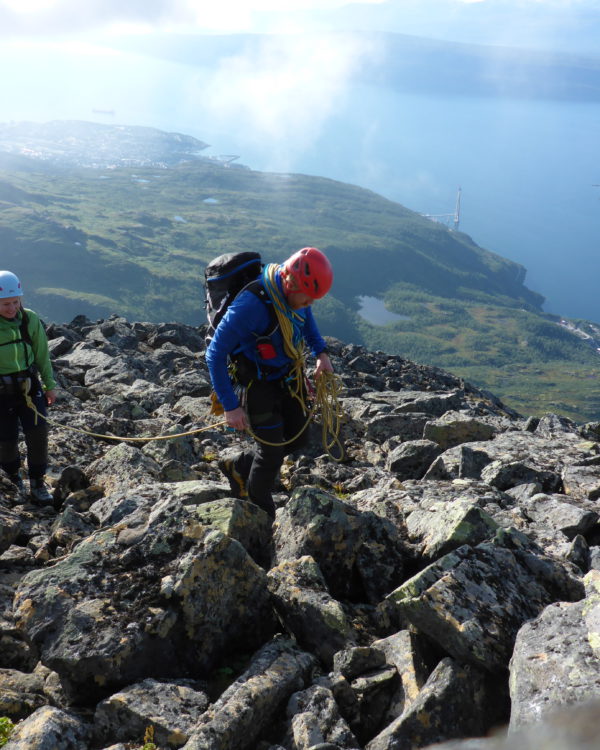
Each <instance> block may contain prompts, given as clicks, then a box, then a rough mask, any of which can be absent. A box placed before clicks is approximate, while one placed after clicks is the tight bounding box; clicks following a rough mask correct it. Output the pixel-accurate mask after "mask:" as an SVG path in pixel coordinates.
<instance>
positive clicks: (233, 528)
mask: <svg viewBox="0 0 600 750" xmlns="http://www.w3.org/2000/svg"><path fill="white" fill-rule="evenodd" d="M195 513H196V516H197V518H198V520H199V521H200V523H202V524H204V525H205V526H212V527H213V528H215V529H219V531H221V532H222V533H223V534H226V535H227V536H228V537H231V539H236V540H237V541H238V542H239V543H240V544H241V545H242V547H243V548H244V549H245V550H246V552H247V553H248V554H249V555H250V557H252V559H253V560H254V561H255V562H257V563H258V564H259V565H263V566H264V567H265V568H267V569H268V568H269V565H270V562H271V543H272V536H271V525H272V522H271V518H270V517H269V515H268V514H267V513H265V512H264V510H262V508H259V507H258V505H255V504H254V503H251V502H248V501H244V500H236V499H234V498H224V499H222V500H213V501H212V502H206V503H203V504H202V505H198V506H196V508H195Z"/></svg>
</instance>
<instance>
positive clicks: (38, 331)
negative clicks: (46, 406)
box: [0, 309, 56, 391]
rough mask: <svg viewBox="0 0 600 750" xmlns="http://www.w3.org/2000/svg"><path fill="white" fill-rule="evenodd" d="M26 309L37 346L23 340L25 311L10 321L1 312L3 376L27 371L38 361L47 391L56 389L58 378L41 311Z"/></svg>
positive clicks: (29, 329) (1, 367) (30, 334)
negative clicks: (22, 326) (51, 357)
mask: <svg viewBox="0 0 600 750" xmlns="http://www.w3.org/2000/svg"><path fill="white" fill-rule="evenodd" d="M25 312H26V313H27V330H28V331H29V336H30V338H31V341H32V343H33V346H31V345H30V344H28V343H27V342H25V341H22V339H21V329H20V326H21V320H22V315H23V314H22V313H21V312H19V314H18V315H17V317H16V318H15V320H7V319H6V318H3V317H2V316H1V315H0V375H10V374H11V373H13V372H19V371H20V370H26V369H27V368H28V367H30V366H31V365H32V364H35V366H36V367H37V370H38V372H39V374H40V378H41V380H42V384H43V386H44V388H45V390H47V391H49V390H52V389H53V388H56V381H55V380H54V373H53V372H52V365H51V364H50V353H49V351H48V339H47V337H46V331H45V330H44V326H43V325H42V321H41V320H40V319H39V316H38V315H37V313H34V312H33V310H27V309H26V310H25Z"/></svg>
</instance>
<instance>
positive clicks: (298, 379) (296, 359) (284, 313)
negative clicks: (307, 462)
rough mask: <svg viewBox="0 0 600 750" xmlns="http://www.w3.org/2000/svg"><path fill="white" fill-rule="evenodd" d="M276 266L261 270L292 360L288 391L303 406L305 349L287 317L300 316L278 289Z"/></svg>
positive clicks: (287, 351)
mask: <svg viewBox="0 0 600 750" xmlns="http://www.w3.org/2000/svg"><path fill="white" fill-rule="evenodd" d="M278 268H279V266H278V265H277V264H276V263H269V264H268V265H267V266H266V267H265V270H264V272H263V279H264V284H265V289H266V290H267V294H268V295H269V297H270V298H271V300H272V302H273V307H274V308H275V314H276V315H277V321H278V323H279V328H280V329H281V335H282V337H283V348H284V351H285V353H286V354H287V356H288V357H289V358H290V360H291V362H292V364H291V366H290V378H293V382H294V383H295V388H294V389H293V390H291V389H290V392H291V393H292V395H293V396H294V398H297V399H298V400H299V401H300V403H301V404H302V406H303V407H304V408H305V404H304V400H303V398H302V382H303V378H304V366H305V363H306V349H305V347H304V342H303V341H300V342H299V343H298V344H295V343H294V325H293V323H292V321H291V320H290V317H289V316H290V315H292V317H293V318H295V319H297V320H298V322H299V323H301V322H302V316H301V315H299V314H298V313H297V312H295V310H292V309H291V308H290V307H289V305H288V304H287V302H286V300H285V297H284V295H283V294H282V293H281V292H280V291H279V287H278V286H277V269H278ZM290 382H291V381H290ZM305 410H306V409H305ZM303 431H304V430H302V432H303ZM302 432H300V433H299V435H301V434H302Z"/></svg>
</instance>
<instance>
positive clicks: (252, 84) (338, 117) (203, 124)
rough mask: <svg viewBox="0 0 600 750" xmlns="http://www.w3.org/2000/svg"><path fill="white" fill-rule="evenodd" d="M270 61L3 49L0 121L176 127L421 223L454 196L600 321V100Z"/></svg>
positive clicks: (546, 285) (482, 232)
mask: <svg viewBox="0 0 600 750" xmlns="http://www.w3.org/2000/svg"><path fill="white" fill-rule="evenodd" d="M313 52H314V50H313ZM268 54H269V53H264V59H266V60H267V62H265V61H264V60H262V61H261V65H262V67H259V68H258V69H252V70H250V69H249V68H247V67H244V66H245V62H244V60H243V58H242V57H240V56H238V57H236V56H235V55H232V56H231V57H230V58H227V61H226V64H225V65H223V64H219V65H217V63H216V62H215V64H211V63H210V62H207V61H206V60H203V61H202V62H200V63H198V62H197V61H196V62H194V64H186V63H184V62H176V61H174V60H173V59H170V60H169V59H164V58H161V57H160V55H159V54H158V55H156V56H152V55H148V54H146V53H144V54H140V53H139V52H137V51H131V50H130V51H122V50H121V51H120V50H118V49H110V48H109V47H107V46H102V45H83V44H82V45H78V44H73V43H69V44H64V45H60V44H59V45H56V44H51V45H50V46H48V47H46V48H44V47H43V46H41V47H40V46H38V47H35V48H34V47H31V46H28V45H19V44H14V45H13V44H5V45H4V46H3V47H2V49H0V63H2V65H3V68H4V70H11V71H13V74H12V75H7V76H5V77H4V78H3V80H2V83H1V90H0V93H1V94H2V96H0V120H1V121H11V120H21V119H23V120H34V121H37V122H43V121H48V120H53V119H78V120H92V121H96V122H105V123H111V124H124V125H143V126H151V127H158V128H161V129H164V130H168V131H178V132H182V133H186V134H189V135H193V136H195V137H197V138H199V139H200V140H202V141H205V142H207V143H209V144H211V146H210V148H209V149H207V150H206V152H205V154H206V155H218V154H237V155H239V157H240V158H239V163H241V164H245V165H247V166H249V167H251V168H252V169H257V170H261V171H277V172H301V173H306V174H314V175H319V176H324V177H330V178H333V179H337V180H341V181H344V182H350V183H353V184H356V185H360V186H362V187H365V188H369V189H371V190H374V191H375V192H377V193H380V194H381V195H383V196H385V197H387V198H389V199H390V200H394V201H398V202H400V203H402V204H403V205H405V206H406V207H407V208H410V209H412V210H415V211H418V212H420V213H425V214H452V213H453V212H454V208H455V202H456V196H457V190H458V188H459V186H460V188H461V189H462V212H461V222H460V229H461V231H464V232H466V233H467V234H469V235H471V236H472V237H473V239H474V240H475V241H476V242H477V243H478V244H479V245H481V246H483V247H485V248H487V249H489V250H492V251H494V252H497V253H498V254H500V255H503V256H505V257H507V258H510V259H512V260H515V261H517V262H519V263H522V264H523V265H524V266H525V267H526V268H527V270H528V274H527V278H526V283H527V285H528V286H529V287H530V288H532V289H534V290H535V291H537V292H540V293H541V294H543V295H544V296H545V297H546V298H547V303H546V305H545V309H546V310H547V311H549V312H552V313H555V314H560V315H565V316H569V317H583V318H587V319H590V320H593V321H597V322H598V321H600V299H599V298H598V295H597V291H596V288H597V281H596V276H597V275H598V271H599V270H600V268H599V265H600V264H599V262H598V238H599V236H600V202H599V199H600V187H596V185H599V184H600V165H599V164H598V161H597V157H596V154H597V138H598V132H600V102H599V101H594V100H593V99H592V100H591V101H577V100H559V99H549V98H535V96H520V97H515V96H509V95H495V96H481V95H478V94H477V93H473V94H471V95H467V94H465V93H463V94H457V93H456V91H454V92H452V91H445V90H444V86H443V85H440V86H439V87H438V89H437V90H435V91H431V90H427V89H426V88H424V90H423V91H421V92H419V91H418V90H410V87H408V89H407V88H406V87H395V86H391V85H389V81H388V82H381V83H377V82H374V81H368V80H367V81H362V82H361V81H360V80H358V79H357V78H356V76H355V75H354V73H356V70H353V71H351V72H352V75H349V74H348V71H347V70H342V69H341V68H340V70H339V71H338V70H336V69H335V67H334V66H335V64H336V63H335V60H334V59H333V58H332V59H327V58H323V59H319V57H318V54H317V55H316V60H315V67H317V66H319V65H320V66H321V69H322V71H323V75H322V76H321V78H319V77H318V76H317V77H314V76H313V77H310V76H308V77H307V78H306V80H302V77H301V74H299V73H298V71H300V73H302V71H304V67H303V64H299V63H298V62H297V60H298V59H299V60H301V61H302V60H304V59H305V57H306V55H305V54H304V50H302V49H300V54H299V56H298V57H295V52H294V50H292V52H291V53H290V54H289V55H288V58H284V59H283V62H282V68H281V70H280V71H277V62H278V60H279V58H277V56H276V55H275V56H274V60H275V62H274V63H273V61H270V62H269V58H268ZM270 54H272V50H271V51H270ZM286 54H287V53H286ZM314 56H315V55H313V57H314ZM344 60H345V64H349V63H348V61H349V60H350V61H351V60H352V54H351V51H350V52H348V51H346V57H345V58H344ZM269 65H270V66H271V67H269ZM99 71H100V73H99ZM278 73H279V77H278ZM442 73H443V71H442V70H440V75H441V74H442ZM296 75H298V77H299V80H298V81H293V80H292V82H291V83H290V77H293V76H296ZM434 75H435V73H434ZM261 77H262V79H261ZM263 79H264V80H263ZM317 83H318V84H319V85H317ZM534 83H535V82H534ZM261 84H264V85H261ZM413 88H416V89H418V86H415V87H413ZM299 91H302V92H303V94H304V95H303V96H302V97H299V96H298V92H299ZM94 110H96V111H94ZM98 110H102V111H98ZM108 112H114V114H107V113H108ZM309 241H310V242H314V244H317V242H318V239H312V238H307V242H309Z"/></svg>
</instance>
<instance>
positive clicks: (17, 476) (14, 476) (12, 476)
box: [8, 473, 25, 494]
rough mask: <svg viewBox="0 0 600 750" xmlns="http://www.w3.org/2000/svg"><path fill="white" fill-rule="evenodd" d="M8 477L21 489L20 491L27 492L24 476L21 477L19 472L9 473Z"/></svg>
mask: <svg viewBox="0 0 600 750" xmlns="http://www.w3.org/2000/svg"><path fill="white" fill-rule="evenodd" d="M8 478H9V479H10V481H11V482H12V483H13V484H14V485H15V487H16V488H17V489H18V490H19V492H22V493H23V494H25V483H24V482H23V478H22V477H21V475H20V474H19V473H17V474H9V475H8Z"/></svg>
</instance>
